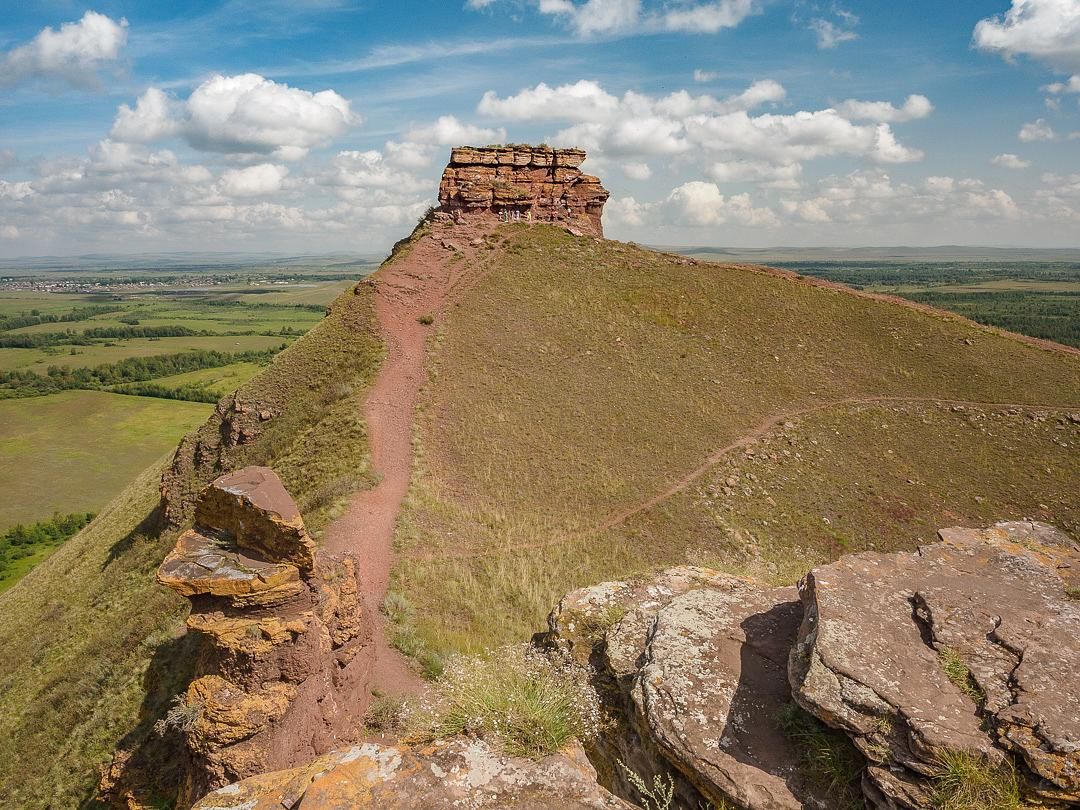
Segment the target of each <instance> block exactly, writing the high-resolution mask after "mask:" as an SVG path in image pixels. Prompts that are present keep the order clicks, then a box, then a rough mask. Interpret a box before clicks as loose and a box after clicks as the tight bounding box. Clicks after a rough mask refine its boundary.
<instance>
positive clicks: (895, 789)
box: [789, 522, 1080, 807]
mask: <svg viewBox="0 0 1080 810" xmlns="http://www.w3.org/2000/svg"><path fill="white" fill-rule="evenodd" d="M940 535H941V539H942V542H940V543H936V544H933V545H929V546H925V547H923V548H921V549H919V551H918V552H915V553H911V554H903V553H901V554H875V553H867V554H857V555H854V556H850V557H844V558H842V559H841V560H839V561H838V562H836V563H833V564H831V565H827V566H822V567H821V568H817V569H815V570H814V571H812V572H810V574H808V575H807V577H806V578H805V579H804V580H803V581H802V582H801V583H800V593H801V596H802V601H803V606H804V610H805V618H804V621H803V623H802V627H801V629H800V631H799V640H798V643H797V644H796V645H795V647H794V648H793V649H792V652H791V658H790V665H789V666H790V673H789V674H790V677H791V682H792V686H793V688H794V694H795V696H796V698H797V699H798V701H799V703H800V704H801V705H802V706H803V707H805V708H806V709H807V710H808V711H810V712H812V713H813V714H815V715H817V716H818V717H819V718H821V719H822V720H824V721H825V722H826V723H828V724H829V725H832V726H833V727H835V728H840V729H843V730H844V731H845V732H847V733H848V734H849V735H850V736H851V737H852V739H853V741H854V742H855V743H856V745H857V746H858V747H859V748H860V750H862V752H863V753H864V754H865V755H866V756H867V757H868V759H870V760H871V762H873V763H875V767H871V768H870V769H869V770H868V772H867V774H868V779H869V781H870V782H872V783H873V788H874V789H875V790H876V791H878V792H880V793H881V794H883V795H884V796H885V797H887V798H888V799H889V801H891V802H892V803H893V805H894V806H899V807H928V806H929V804H928V803H926V801H925V800H923V799H919V798H918V795H919V791H920V790H925V785H926V782H925V778H926V777H927V776H928V775H931V774H932V773H933V770H934V765H935V761H936V756H937V755H938V753H939V752H940V751H941V750H943V749H949V750H956V751H965V752H969V753H972V754H975V755H978V756H982V757H985V758H986V759H987V760H989V761H991V762H994V761H1000V760H1001V759H1002V758H1003V756H1004V753H1005V752H1006V751H1008V752H1010V753H1012V754H1014V755H1016V757H1017V758H1018V759H1019V760H1020V762H1021V764H1022V765H1023V766H1024V767H1023V768H1022V769H1021V770H1022V773H1023V775H1025V777H1026V781H1027V784H1028V789H1029V790H1030V791H1032V792H1034V793H1036V794H1038V795H1041V796H1042V797H1043V798H1046V799H1057V800H1067V801H1070V802H1080V603H1078V602H1077V601H1075V600H1074V599H1070V598H1069V596H1068V595H1067V592H1066V588H1067V587H1071V586H1070V585H1069V584H1068V583H1069V582H1071V581H1074V578H1075V577H1076V576H1077V573H1078V571H1080V552H1078V549H1077V547H1076V545H1075V544H1073V543H1072V542H1071V541H1070V540H1069V539H1068V538H1067V537H1065V536H1064V535H1062V534H1061V533H1060V532H1057V531H1056V530H1055V529H1053V528H1052V527H1050V526H1046V525H1044V524H1038V523H1031V522H1013V523H1000V524H997V525H996V526H994V527H991V528H990V529H985V530H973V529H946V530H942V532H941V533H940ZM969 679H970V682H969ZM913 797H915V798H913ZM881 806H883V807H884V806H890V805H889V804H888V803H881Z"/></svg>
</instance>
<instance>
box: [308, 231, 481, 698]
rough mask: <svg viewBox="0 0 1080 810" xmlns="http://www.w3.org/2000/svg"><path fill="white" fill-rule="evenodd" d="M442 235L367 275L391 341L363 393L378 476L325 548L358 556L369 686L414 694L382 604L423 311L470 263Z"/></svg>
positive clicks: (437, 305) (407, 462)
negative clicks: (371, 652) (369, 642)
mask: <svg viewBox="0 0 1080 810" xmlns="http://www.w3.org/2000/svg"><path fill="white" fill-rule="evenodd" d="M462 230H463V229H456V232H455V233H454V234H453V236H454V237H455V244H458V242H459V241H460V240H461V239H462V237H465V238H468V236H469V235H468V234H465V233H462V232H461V231H462ZM443 242H444V240H443V239H442V238H441V237H440V236H439V235H437V234H436V235H431V234H428V235H425V236H423V237H421V238H419V239H418V240H417V242H416V243H415V244H414V245H413V247H412V250H411V251H410V252H409V254H408V255H407V256H405V257H403V258H399V259H397V260H395V261H394V262H392V263H391V264H389V265H388V266H386V267H383V268H382V269H380V270H379V271H378V272H377V273H376V274H375V275H373V276H372V277H371V279H370V282H371V283H373V284H374V286H375V313H376V316H377V319H378V324H379V331H380V333H381V335H382V339H383V341H384V343H385V345H386V358H385V359H384V361H383V363H382V366H381V367H380V369H379V373H378V376H377V377H376V378H375V384H374V385H373V386H372V388H371V390H370V391H369V393H368V396H367V398H366V399H365V401H364V420H365V422H366V424H367V432H368V440H369V443H370V448H371V464H372V469H373V471H374V472H375V474H376V475H378V476H379V483H378V485H377V486H375V487H373V488H372V489H369V490H365V491H363V492H359V493H357V494H356V495H355V496H354V497H353V499H352V501H351V502H350V503H349V505H348V507H347V508H346V511H345V512H344V513H343V514H342V515H341V516H340V517H339V518H338V519H337V520H335V521H334V522H333V523H331V524H330V525H329V526H328V527H327V529H326V532H325V534H324V536H323V539H322V546H323V548H325V549H326V550H327V551H328V552H330V553H340V552H352V553H354V554H356V555H358V557H359V559H360V577H361V589H362V595H363V597H364V603H365V607H366V608H367V613H368V616H370V617H372V618H373V619H374V623H375V626H374V627H373V628H372V631H373V643H374V647H375V665H374V671H373V677H372V686H373V688H375V689H379V690H380V691H382V692H384V693H388V694H398V695H401V694H417V693H419V692H422V691H423V689H424V682H423V680H422V679H421V678H420V677H419V676H418V675H417V674H416V672H414V671H413V669H412V668H411V667H410V665H409V662H408V660H407V659H406V658H405V656H403V655H402V654H401V653H399V652H398V651H397V650H395V649H394V648H393V647H391V646H390V643H389V640H388V638H387V635H386V627H385V624H386V622H385V617H384V616H383V615H382V613H381V612H380V606H381V605H382V601H383V599H384V598H385V596H386V592H387V588H388V587H389V584H390V568H391V565H392V564H393V561H394V552H393V541H394V527H395V524H396V522H397V517H398V513H399V511H400V509H401V504H402V501H403V500H404V499H405V495H406V494H407V492H408V490H409V475H410V471H411V467H412V428H413V419H414V414H415V410H416V403H417V398H418V396H419V393H420V389H421V387H422V386H423V384H424V381H425V379H426V371H425V368H424V355H425V346H424V343H425V340H426V339H427V336H428V335H429V334H431V329H432V327H431V326H426V325H424V324H422V323H420V320H419V319H420V317H421V316H422V315H427V314H430V315H434V316H435V317H436V318H438V314H439V313H440V311H441V310H442V307H443V305H444V302H445V300H446V296H447V294H448V292H449V291H450V289H451V288H452V287H453V286H454V285H455V284H456V283H457V281H458V280H459V278H460V275H461V274H462V273H463V272H464V271H463V269H456V268H464V267H465V266H466V265H467V261H459V262H456V263H455V264H454V265H451V264H450V262H449V261H448V259H449V258H450V256H452V255H453V253H452V251H451V250H450V249H448V248H446V247H444V245H443ZM461 247H462V249H463V252H468V251H467V248H465V246H464V245H461Z"/></svg>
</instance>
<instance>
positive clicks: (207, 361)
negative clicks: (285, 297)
mask: <svg viewBox="0 0 1080 810" xmlns="http://www.w3.org/2000/svg"><path fill="white" fill-rule="evenodd" d="M285 345H286V344H284V343H283V344H282V345H281V346H279V347H278V348H276V349H265V350H261V351H245V352H219V351H208V350H203V349H199V350H195V351H189V352H180V353H177V354H160V355H155V356H153V357H129V358H126V359H124V360H120V361H118V362H116V363H104V364H102V365H99V366H95V367H94V368H85V367H83V368H65V367H63V366H49V368H48V370H47V372H46V374H44V375H41V374H38V373H36V372H34V371H27V370H15V371H5V372H0V399H14V398H21V397H40V396H45V395H46V394H55V393H57V392H59V391H67V390H72V389H82V390H91V391H102V390H110V389H111V387H112V386H119V385H124V384H127V383H138V382H145V381H148V380H153V379H157V378H159V377H171V376H172V375H174V374H183V373H185V372H188V371H198V370H199V369H204V368H219V367H221V366H228V365H232V364H233V363H242V362H248V363H259V364H265V363H268V362H270V360H271V358H273V356H274V355H275V354H277V353H278V352H279V351H281V350H282V349H284V348H285ZM145 390H146V391H147V392H150V391H152V390H157V389H156V388H149V387H148V388H146V389H145ZM118 393H134V392H132V391H126V390H123V391H118ZM146 395H147V396H156V395H157V394H153V393H147V394H146ZM206 396H208V394H205V393H203V394H202V395H201V396H200V398H199V399H196V400H195V401H197V402H203V401H207V400H205V397H206ZM170 398H172V399H177V398H180V397H176V396H172V397H170ZM213 401H216V399H215V400H213Z"/></svg>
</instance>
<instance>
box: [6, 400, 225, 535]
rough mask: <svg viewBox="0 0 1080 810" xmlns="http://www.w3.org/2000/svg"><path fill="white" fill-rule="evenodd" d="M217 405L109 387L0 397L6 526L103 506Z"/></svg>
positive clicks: (97, 509)
mask: <svg viewBox="0 0 1080 810" xmlns="http://www.w3.org/2000/svg"><path fill="white" fill-rule="evenodd" d="M212 408H213V406H212V405H208V404H205V403H197V402H177V401H174V400H166V399H153V398H150V397H132V396H123V395H120V394H109V393H105V392H102V391H63V392H61V393H59V394H50V395H49V396H45V397H30V398H24V399H9V400H5V401H2V402H0V492H3V493H4V497H3V499H2V500H0V530H3V529H6V528H8V527H9V526H12V525H14V524H16V523H32V522H34V521H36V520H40V519H44V518H47V517H49V516H50V515H52V514H53V512H63V513H68V512H97V511H99V510H100V509H101V508H102V506H104V505H105V503H106V502H107V501H108V500H109V499H110V498H112V497H113V496H114V495H115V494H116V493H118V492H119V491H120V490H121V489H123V488H124V486H125V485H127V483H128V482H129V481H130V480H131V479H132V478H133V477H135V476H136V475H138V473H139V472H141V471H142V470H143V469H145V468H146V467H147V466H149V465H150V464H151V463H153V462H154V461H155V460H156V459H158V458H160V457H161V456H162V455H164V454H165V453H167V452H168V451H169V450H171V449H172V448H173V447H174V446H175V445H176V443H177V441H179V440H180V437H181V436H183V435H184V434H185V433H186V432H187V431H189V430H190V429H191V428H193V427H195V426H196V425H198V424H199V423H201V422H202V421H203V420H204V419H205V418H206V417H207V416H208V415H209V414H210V411H211V409H212Z"/></svg>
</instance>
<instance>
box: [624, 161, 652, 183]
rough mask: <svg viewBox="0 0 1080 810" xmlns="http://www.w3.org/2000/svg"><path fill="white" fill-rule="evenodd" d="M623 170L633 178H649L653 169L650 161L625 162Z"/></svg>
mask: <svg viewBox="0 0 1080 810" xmlns="http://www.w3.org/2000/svg"><path fill="white" fill-rule="evenodd" d="M622 172H623V174H625V175H626V176H627V177H629V178H630V179H631V180H648V179H649V178H650V177H652V169H650V168H649V164H648V163H624V164H623V165H622Z"/></svg>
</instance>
